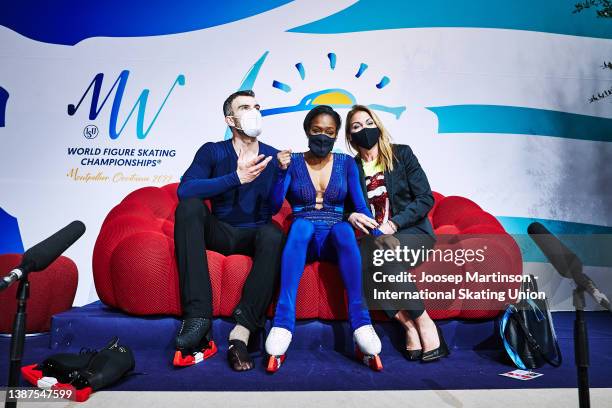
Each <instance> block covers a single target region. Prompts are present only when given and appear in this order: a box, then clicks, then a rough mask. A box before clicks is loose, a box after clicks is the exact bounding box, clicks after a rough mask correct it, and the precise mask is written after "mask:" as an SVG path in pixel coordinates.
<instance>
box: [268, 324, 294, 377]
mask: <svg viewBox="0 0 612 408" xmlns="http://www.w3.org/2000/svg"><path fill="white" fill-rule="evenodd" d="M291 337H292V334H291V332H290V331H289V330H287V329H284V328H282V327H272V330H270V334H268V337H267V338H266V352H267V353H268V355H269V357H268V366H267V368H266V371H267V372H269V373H275V372H276V371H278V369H279V368H280V366H281V364H283V362H284V361H285V357H286V353H287V349H288V348H289V344H290V343H291Z"/></svg>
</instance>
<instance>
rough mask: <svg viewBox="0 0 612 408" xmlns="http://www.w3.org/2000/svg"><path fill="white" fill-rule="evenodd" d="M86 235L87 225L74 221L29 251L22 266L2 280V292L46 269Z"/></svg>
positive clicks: (0, 281)
mask: <svg viewBox="0 0 612 408" xmlns="http://www.w3.org/2000/svg"><path fill="white" fill-rule="evenodd" d="M84 233H85V224H83V223H82V222H81V221H73V222H71V223H70V224H68V225H67V226H65V227H64V228H62V229H61V230H59V231H58V232H56V233H55V234H53V235H51V236H50V237H49V238H47V239H45V240H44V241H42V242H40V243H38V244H36V245H34V246H33V247H32V248H30V249H28V250H27V251H26V252H25V253H24V254H23V257H22V259H21V264H20V265H19V266H18V267H17V268H15V269H13V270H12V271H11V272H10V273H9V274H8V275H6V276H5V277H4V278H2V280H0V290H2V289H6V288H8V287H9V286H10V285H11V284H13V283H14V282H16V281H18V280H19V279H21V278H22V277H23V276H24V275H26V274H27V273H29V272H38V271H42V270H43V269H45V268H46V267H47V266H49V265H50V264H51V262H53V261H55V260H56V259H57V258H59V256H60V255H61V254H62V253H63V252H64V251H65V250H66V249H68V247H70V246H71V245H72V244H74V243H75V242H76V240H77V239H79V238H80V237H81V236H82V235H83V234H84Z"/></svg>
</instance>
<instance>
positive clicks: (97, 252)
mask: <svg viewBox="0 0 612 408" xmlns="http://www.w3.org/2000/svg"><path fill="white" fill-rule="evenodd" d="M176 188H177V184H169V185H166V186H163V187H160V188H158V187H144V188H141V189H138V190H136V191H134V192H132V193H130V194H129V195H128V196H126V197H125V198H124V199H123V201H121V203H119V204H118V205H117V206H116V207H114V208H113V209H112V210H111V211H110V213H109V214H108V215H107V217H106V219H105V220H104V223H103V224H102V228H101V230H100V234H99V235H98V238H97V241H96V244H95V247H94V253H93V274H94V281H95V285H96V289H97V292H98V295H99V297H100V299H101V300H102V301H103V302H104V303H105V304H107V305H109V306H113V307H116V308H118V309H121V310H123V311H125V312H127V313H130V314H134V315H155V314H170V315H176V316H180V314H181V303H180V297H179V296H180V295H179V284H178V272H177V269H176V262H175V255H174V240H173V231H174V211H175V208H176V206H177V203H178V198H177V195H176ZM434 197H435V205H434V207H433V208H432V210H431V211H430V213H429V218H430V221H431V222H432V225H433V227H434V230H435V232H436V234H459V235H455V236H454V238H452V239H450V240H449V239H446V238H444V239H442V240H440V243H439V244H437V247H449V248H456V247H457V246H463V247H475V246H479V245H487V246H488V248H489V249H488V255H489V256H488V258H487V262H485V263H484V264H480V265H478V270H479V271H482V272H486V271H494V270H503V271H504V273H511V274H518V275H520V274H522V259H521V253H520V250H519V249H518V246H517V245H516V243H515V242H514V240H513V239H512V238H511V237H510V236H509V235H508V234H507V233H506V232H505V231H504V229H503V227H502V226H501V224H500V223H499V222H498V221H497V220H496V219H495V217H493V216H492V215H490V214H488V213H487V212H485V211H483V210H482V209H481V208H480V207H479V206H478V205H477V204H476V203H474V202H472V201H470V200H468V199H467V198H463V197H457V196H450V197H444V196H443V195H441V194H439V193H434ZM273 222H274V223H276V224H277V225H279V226H280V227H281V228H283V229H284V230H285V231H287V230H288V228H289V226H290V224H291V208H290V207H289V205H288V203H287V202H285V204H284V205H283V208H282V209H281V211H280V212H279V213H278V214H277V215H276V216H274V218H273ZM466 234H479V235H476V236H475V235H466ZM483 234H484V235H483ZM491 234H495V235H491ZM462 236H464V237H465V239H461V237H462ZM487 236H489V237H490V238H487ZM500 237H502V238H503V237H506V238H507V239H504V242H503V243H500ZM207 254H208V262H209V267H210V268H209V269H210V276H211V281H212V288H213V313H214V315H215V316H231V313H232V311H233V309H234V307H235V306H236V305H237V303H238V300H239V298H240V294H241V291H242V286H243V284H244V281H245V279H246V276H247V274H248V271H249V270H250V267H251V263H252V261H251V259H250V257H248V256H244V255H231V256H227V257H226V256H223V255H221V254H219V253H216V252H214V251H208V252H207ZM472 266H473V265H470V264H465V265H462V266H455V265H454V264H449V263H444V264H443V265H435V268H433V269H434V270H435V273H438V274H451V273H453V274H454V273H461V271H462V270H471V269H468V268H471V267H472ZM425 268H429V269H427V270H428V272H431V270H432V265H431V264H430V263H429V262H425V263H423V264H421V265H420V266H419V267H417V269H416V272H418V271H420V270H423V269H425ZM478 285H483V284H472V286H475V287H477V286H478ZM506 285H507V284H506ZM485 286H486V287H491V284H486V285H485ZM485 286H483V288H484V287H485ZM419 289H422V287H421V286H419ZM426 306H427V308H428V310H429V312H430V314H431V315H432V317H433V318H436V319H441V318H453V317H457V318H468V319H470V318H471V319H477V318H491V317H494V316H496V315H497V314H498V311H497V310H492V309H495V307H491V303H490V302H489V303H486V302H485V303H479V302H476V303H472V304H468V302H467V301H463V302H462V301H461V300H456V301H454V302H448V301H446V303H444V302H426ZM272 311H273V305H271V306H270V309H269V314H270V315H272ZM296 313H297V318H298V319H312V318H319V319H332V320H333V319H346V299H345V294H344V289H343V285H342V280H341V278H340V275H339V273H338V272H337V270H336V267H335V266H334V265H332V264H329V263H326V262H314V263H312V264H309V265H307V266H306V268H305V271H304V275H303V277H302V280H301V282H300V286H299V289H298V296H297V306H296ZM374 318H375V319H384V315H383V314H382V313H381V312H374Z"/></svg>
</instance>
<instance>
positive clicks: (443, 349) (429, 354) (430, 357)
mask: <svg viewBox="0 0 612 408" xmlns="http://www.w3.org/2000/svg"><path fill="white" fill-rule="evenodd" d="M436 330H437V331H438V338H439V339H440V346H438V348H435V349H433V350H429V351H426V352H424V353H423V356H422V357H421V361H422V362H424V363H428V362H430V361H436V360H439V359H441V358H442V357H446V356H448V355H449V354H450V350H449V349H448V346H447V345H446V340H444V336H443V335H442V330H440V328H439V327H438V325H437V324H436Z"/></svg>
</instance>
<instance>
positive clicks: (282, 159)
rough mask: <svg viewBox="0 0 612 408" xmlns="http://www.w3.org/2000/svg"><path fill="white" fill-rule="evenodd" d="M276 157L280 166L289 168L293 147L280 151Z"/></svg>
mask: <svg viewBox="0 0 612 408" xmlns="http://www.w3.org/2000/svg"><path fill="white" fill-rule="evenodd" d="M276 159H277V160H278V166H279V167H280V168H281V169H283V170H287V168H288V167H289V165H290V164H291V149H289V150H283V151H281V152H278V153H277V154H276Z"/></svg>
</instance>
